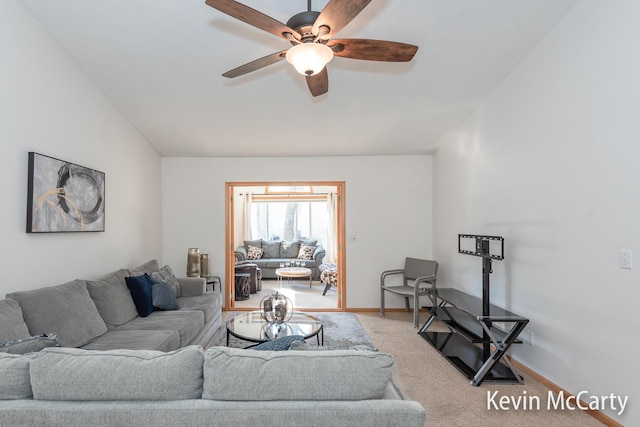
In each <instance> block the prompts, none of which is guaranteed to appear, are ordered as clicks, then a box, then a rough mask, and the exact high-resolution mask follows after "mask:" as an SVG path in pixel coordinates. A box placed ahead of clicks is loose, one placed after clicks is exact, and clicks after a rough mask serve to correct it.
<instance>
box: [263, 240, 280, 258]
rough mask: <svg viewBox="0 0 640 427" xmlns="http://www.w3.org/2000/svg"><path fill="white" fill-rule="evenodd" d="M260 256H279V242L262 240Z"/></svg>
mask: <svg viewBox="0 0 640 427" xmlns="http://www.w3.org/2000/svg"><path fill="white" fill-rule="evenodd" d="M262 250H263V251H264V253H263V254H262V258H280V242H279V241H277V242H267V241H263V242H262Z"/></svg>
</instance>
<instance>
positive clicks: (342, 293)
mask: <svg viewBox="0 0 640 427" xmlns="http://www.w3.org/2000/svg"><path fill="white" fill-rule="evenodd" d="M294 185H295V186H307V185H308V186H331V187H336V193H337V195H338V201H337V212H336V220H337V222H338V224H337V234H338V235H337V236H336V239H337V245H336V246H337V253H336V263H337V264H338V285H337V294H338V298H337V304H336V308H335V309H334V308H331V309H326V308H325V309H314V311H347V306H346V301H347V298H346V291H347V281H346V277H347V275H346V253H345V248H346V231H345V219H346V216H345V205H346V199H345V194H346V193H345V190H346V182H345V181H256V182H225V195H226V197H225V247H226V248H227V249H226V250H225V284H224V286H225V293H224V294H225V301H224V308H223V309H224V310H232V309H234V301H235V298H234V292H235V287H234V264H235V255H234V249H235V248H234V241H235V239H234V237H235V235H234V222H235V207H234V200H233V197H234V189H235V188H236V187H257V186H260V187H262V186H294Z"/></svg>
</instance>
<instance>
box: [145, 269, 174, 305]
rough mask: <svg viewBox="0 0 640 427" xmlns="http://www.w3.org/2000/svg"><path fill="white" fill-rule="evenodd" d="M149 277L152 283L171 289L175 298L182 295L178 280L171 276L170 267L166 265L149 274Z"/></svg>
mask: <svg viewBox="0 0 640 427" xmlns="http://www.w3.org/2000/svg"><path fill="white" fill-rule="evenodd" d="M149 276H150V277H151V280H153V281H154V282H160V283H166V284H167V285H169V287H170V288H171V289H173V293H174V294H175V296H176V297H179V296H181V295H182V292H181V291H180V283H178V279H176V276H175V275H174V274H173V271H172V270H171V267H169V266H168V265H165V266H164V267H162V268H161V269H159V270H158V271H155V272H153V273H151V274H149Z"/></svg>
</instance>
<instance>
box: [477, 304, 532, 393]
mask: <svg viewBox="0 0 640 427" xmlns="http://www.w3.org/2000/svg"><path fill="white" fill-rule="evenodd" d="M478 320H479V321H480V324H481V325H482V328H483V329H484V331H485V332H486V334H487V336H488V337H489V338H490V339H491V342H492V343H493V345H494V346H495V349H494V351H493V352H492V353H491V354H490V356H489V357H488V358H487V359H486V360H485V362H484V364H483V365H482V367H481V368H480V369H479V370H478V372H476V375H475V376H474V377H473V380H472V381H471V385H473V386H478V385H480V383H481V382H482V380H484V377H485V376H486V375H487V374H488V373H489V372H490V371H491V369H492V368H493V367H494V366H495V364H496V363H498V361H500V359H503V356H504V355H505V354H506V353H507V350H509V347H511V344H513V342H514V341H515V340H516V338H517V337H518V335H520V332H522V330H523V329H524V328H525V326H527V323H529V319H525V318H522V317H519V318H513V317H495V316H494V317H492V316H478ZM492 321H502V322H507V323H513V326H512V327H511V329H510V330H509V332H507V336H506V337H505V339H504V340H503V341H498V340H497V339H496V337H495V335H494V334H493V333H492V332H491V329H490V328H491V322H492ZM503 360H504V362H505V364H506V365H507V368H509V370H510V371H511V373H513V375H514V377H515V378H516V379H517V380H518V382H519V383H520V384H522V383H523V379H522V376H521V375H520V374H519V373H518V372H517V370H516V368H515V367H514V366H513V365H512V364H511V362H510V361H509V359H507V358H504V359H503Z"/></svg>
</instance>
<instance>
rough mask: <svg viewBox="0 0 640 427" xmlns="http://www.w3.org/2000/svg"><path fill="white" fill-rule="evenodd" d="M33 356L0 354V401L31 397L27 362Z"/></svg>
mask: <svg viewBox="0 0 640 427" xmlns="http://www.w3.org/2000/svg"><path fill="white" fill-rule="evenodd" d="M34 355H35V353H33V354H25V355H19V354H7V353H0V378H2V380H1V381H0V400H15V399H29V398H30V397H31V396H32V392H31V382H30V376H29V362H30V360H31V359H32V358H33V356H34Z"/></svg>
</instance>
